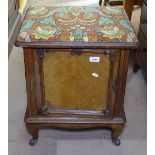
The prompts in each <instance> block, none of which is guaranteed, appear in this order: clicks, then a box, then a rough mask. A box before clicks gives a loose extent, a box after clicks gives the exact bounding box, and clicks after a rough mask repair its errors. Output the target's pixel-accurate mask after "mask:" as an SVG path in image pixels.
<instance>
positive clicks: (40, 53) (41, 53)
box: [37, 49, 45, 60]
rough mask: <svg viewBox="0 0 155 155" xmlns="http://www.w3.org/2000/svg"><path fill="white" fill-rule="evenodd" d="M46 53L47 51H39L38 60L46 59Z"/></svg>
mask: <svg viewBox="0 0 155 155" xmlns="http://www.w3.org/2000/svg"><path fill="white" fill-rule="evenodd" d="M44 52H45V49H40V50H39V51H37V59H38V60H42V59H43V58H44Z"/></svg>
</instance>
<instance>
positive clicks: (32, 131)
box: [26, 124, 38, 146]
mask: <svg viewBox="0 0 155 155" xmlns="http://www.w3.org/2000/svg"><path fill="white" fill-rule="evenodd" d="M26 127H27V130H28V132H29V134H30V135H31V136H32V139H30V140H29V144H30V145H31V146H33V145H35V144H36V143H37V141H38V127H37V125H33V124H27V125H26Z"/></svg>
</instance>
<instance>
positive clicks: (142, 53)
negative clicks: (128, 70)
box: [133, 0, 147, 81]
mask: <svg viewBox="0 0 155 155" xmlns="http://www.w3.org/2000/svg"><path fill="white" fill-rule="evenodd" d="M138 38H139V41H140V43H141V47H140V49H139V51H137V54H136V61H135V64H134V68H133V71H134V72H137V71H138V69H139V68H141V69H142V72H143V75H144V78H145V80H146V81H147V1H146V0H144V3H143V6H142V11H141V19H140V25H139V32H138Z"/></svg>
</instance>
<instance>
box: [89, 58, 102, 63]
mask: <svg viewBox="0 0 155 155" xmlns="http://www.w3.org/2000/svg"><path fill="white" fill-rule="evenodd" d="M89 61H90V62H100V57H89Z"/></svg>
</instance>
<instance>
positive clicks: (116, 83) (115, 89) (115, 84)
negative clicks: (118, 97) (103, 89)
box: [112, 80, 118, 93]
mask: <svg viewBox="0 0 155 155" xmlns="http://www.w3.org/2000/svg"><path fill="white" fill-rule="evenodd" d="M112 90H113V91H114V92H115V93H117V90H118V81H117V80H115V81H114V83H113V84H112Z"/></svg>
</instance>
